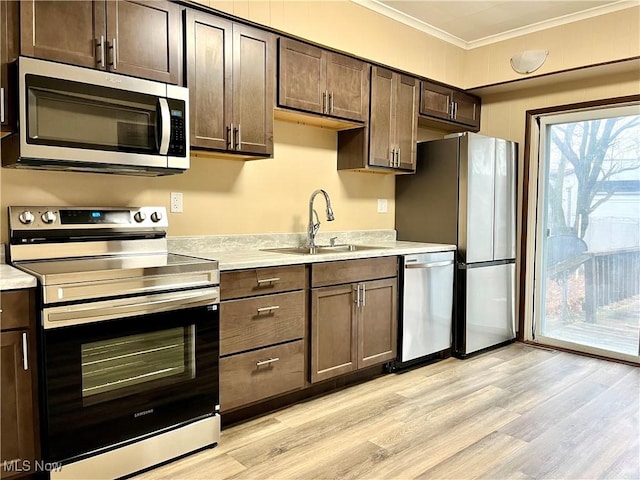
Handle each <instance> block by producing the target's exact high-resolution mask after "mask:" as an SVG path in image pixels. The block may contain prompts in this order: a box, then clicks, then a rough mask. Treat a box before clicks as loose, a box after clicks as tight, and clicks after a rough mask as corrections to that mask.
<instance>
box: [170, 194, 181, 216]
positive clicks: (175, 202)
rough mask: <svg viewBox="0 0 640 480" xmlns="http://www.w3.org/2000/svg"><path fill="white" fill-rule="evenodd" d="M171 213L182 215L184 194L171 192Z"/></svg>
mask: <svg viewBox="0 0 640 480" xmlns="http://www.w3.org/2000/svg"><path fill="white" fill-rule="evenodd" d="M171 213H182V193H180V192H171Z"/></svg>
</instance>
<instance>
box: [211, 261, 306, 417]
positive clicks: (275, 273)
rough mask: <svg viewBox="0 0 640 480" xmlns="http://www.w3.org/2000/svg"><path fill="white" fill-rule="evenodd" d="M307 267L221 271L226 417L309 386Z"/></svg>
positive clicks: (222, 398)
mask: <svg viewBox="0 0 640 480" xmlns="http://www.w3.org/2000/svg"><path fill="white" fill-rule="evenodd" d="M305 285H306V269H305V267H304V265H293V266H285V267H265V268H254V269H248V270H236V271H232V272H223V273H222V275H221V277H220V296H221V298H222V303H221V304H220V409H221V411H222V413H223V414H224V413H226V412H228V411H229V410H234V409H237V408H240V407H244V406H246V405H251V404H253V403H256V402H259V401H262V400H265V399H268V398H271V397H274V396H276V395H280V394H283V393H287V392H291V391H294V390H299V389H301V388H304V387H305V385H306V378H307V374H306V372H307V368H306V365H307V363H306V361H305V358H306V355H307V353H306V352H307V348H306V338H307V334H306V323H307V322H306V320H307V314H306V304H307V297H306V291H305Z"/></svg>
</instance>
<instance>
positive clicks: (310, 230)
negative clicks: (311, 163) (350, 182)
mask: <svg viewBox="0 0 640 480" xmlns="http://www.w3.org/2000/svg"><path fill="white" fill-rule="evenodd" d="M319 193H321V194H322V195H323V196H324V200H325V203H326V204H327V221H328V222H332V221H333V220H335V217H334V216H333V209H332V208H331V199H330V198H329V194H328V193H327V192H325V191H324V190H322V189H318V190H316V191H314V192H313V193H312V194H311V198H310V199H309V226H308V227H307V247H309V248H310V249H314V248H315V247H316V234H317V233H318V230H319V229H320V219H319V218H318V212H316V211H315V210H314V208H313V201H314V200H315V198H316V196H317V195H318V194H319ZM314 217H315V220H314Z"/></svg>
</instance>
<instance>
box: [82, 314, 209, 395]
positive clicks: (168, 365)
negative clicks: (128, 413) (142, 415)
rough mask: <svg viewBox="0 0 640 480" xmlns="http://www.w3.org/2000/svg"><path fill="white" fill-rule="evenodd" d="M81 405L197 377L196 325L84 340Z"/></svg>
mask: <svg viewBox="0 0 640 480" xmlns="http://www.w3.org/2000/svg"><path fill="white" fill-rule="evenodd" d="M81 361H82V403H83V405H84V406H88V405H93V404H96V403H100V402H105V401H109V400H113V399H116V398H121V397H125V396H127V395H135V394H138V393H142V392H145V391H148V390H153V389H156V388H161V387H164V386H168V385H172V384H176V383H178V384H179V383H182V382H186V381H189V380H191V379H193V378H195V376H196V362H195V327H194V326H193V325H189V326H186V327H175V328H169V329H166V330H160V331H157V332H152V333H148V334H137V335H127V336H125V337H114V338H112V339H107V340H100V341H97V342H89V343H83V344H82V346H81Z"/></svg>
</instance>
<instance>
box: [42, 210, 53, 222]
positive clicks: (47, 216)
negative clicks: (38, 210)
mask: <svg viewBox="0 0 640 480" xmlns="http://www.w3.org/2000/svg"><path fill="white" fill-rule="evenodd" d="M41 218H42V221H43V222H44V223H48V224H51V223H53V222H55V221H56V214H55V213H53V212H52V211H51V210H48V211H46V212H44V213H43V214H42V215H41Z"/></svg>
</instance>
